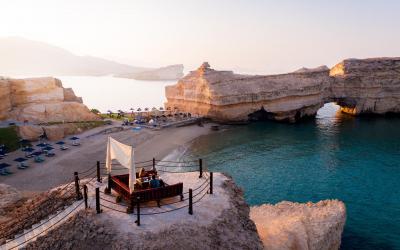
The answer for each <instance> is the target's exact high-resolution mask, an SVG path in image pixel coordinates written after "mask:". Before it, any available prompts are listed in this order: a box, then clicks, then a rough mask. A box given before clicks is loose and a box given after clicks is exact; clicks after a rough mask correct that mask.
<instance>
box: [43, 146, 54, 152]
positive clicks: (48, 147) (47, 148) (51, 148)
mask: <svg viewBox="0 0 400 250" xmlns="http://www.w3.org/2000/svg"><path fill="white" fill-rule="evenodd" d="M53 149H54V148H53V147H50V146H47V147H45V148H43V150H47V151H50V150H53Z"/></svg>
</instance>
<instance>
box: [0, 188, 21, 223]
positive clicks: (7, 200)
mask: <svg viewBox="0 0 400 250" xmlns="http://www.w3.org/2000/svg"><path fill="white" fill-rule="evenodd" d="M21 199H22V194H21V192H19V191H18V190H17V189H16V188H13V187H11V186H9V185H6V184H0V223H3V221H4V220H5V219H6V217H5V215H6V214H7V211H8V210H9V208H10V207H12V206H13V205H14V204H15V203H17V202H18V201H20V200H21Z"/></svg>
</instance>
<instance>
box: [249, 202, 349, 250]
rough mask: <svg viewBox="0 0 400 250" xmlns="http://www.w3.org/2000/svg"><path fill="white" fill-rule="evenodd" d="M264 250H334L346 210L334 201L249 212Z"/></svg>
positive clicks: (270, 206)
mask: <svg viewBox="0 0 400 250" xmlns="http://www.w3.org/2000/svg"><path fill="white" fill-rule="evenodd" d="M250 218H251V219H252V220H253V221H254V222H255V224H256V227H257V231H258V233H259V235H260V238H261V240H262V241H263V244H264V247H265V249H271V250H274V249H276V250H285V249H288V250H289V249H298V250H302V249H304V250H337V249H339V247H340V243H341V236H342V232H343V228H344V224H345V221H346V208H345V205H344V203H343V202H341V201H338V200H325V201H320V202H318V203H311V202H309V203H305V204H301V203H294V202H288V201H283V202H280V203H278V204H276V205H269V204H264V205H261V206H256V207H252V208H251V209H250Z"/></svg>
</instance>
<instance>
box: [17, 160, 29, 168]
mask: <svg viewBox="0 0 400 250" xmlns="http://www.w3.org/2000/svg"><path fill="white" fill-rule="evenodd" d="M28 167H29V166H28V164H26V163H25V162H20V163H19V164H18V168H19V169H26V168H28Z"/></svg>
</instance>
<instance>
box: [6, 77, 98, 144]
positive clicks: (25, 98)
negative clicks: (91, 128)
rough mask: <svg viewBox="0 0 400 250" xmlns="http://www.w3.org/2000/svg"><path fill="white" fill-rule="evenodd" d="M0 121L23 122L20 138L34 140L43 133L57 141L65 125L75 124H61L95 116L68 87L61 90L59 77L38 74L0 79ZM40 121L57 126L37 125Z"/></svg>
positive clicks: (90, 119) (92, 118) (95, 118)
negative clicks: (39, 75) (33, 76)
mask: <svg viewBox="0 0 400 250" xmlns="http://www.w3.org/2000/svg"><path fill="white" fill-rule="evenodd" d="M0 120H13V121H20V122H27V123H26V124H25V125H21V126H19V128H18V131H19V135H20V136H21V137H22V138H24V139H28V140H36V139H37V138H38V137H39V136H41V135H43V134H44V133H45V134H47V135H49V136H48V138H49V139H54V140H58V139H61V138H62V137H61V136H64V134H68V133H65V131H66V130H67V131H69V130H71V129H70V128H69V127H76V126H74V125H67V124H63V123H68V122H77V121H79V122H81V121H95V120H99V118H98V116H96V115H95V114H93V113H92V112H90V110H89V109H88V108H87V107H86V106H85V105H84V104H83V103H82V98H80V97H77V96H76V95H75V93H74V91H73V90H72V89H70V88H66V89H64V88H63V86H62V83H61V81H60V80H58V79H56V78H52V77H41V78H27V79H3V80H1V79H0ZM43 123H52V124H57V125H56V126H50V127H45V128H43V127H42V126H39V124H43ZM59 124H60V125H59ZM75 130H76V129H75Z"/></svg>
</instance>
